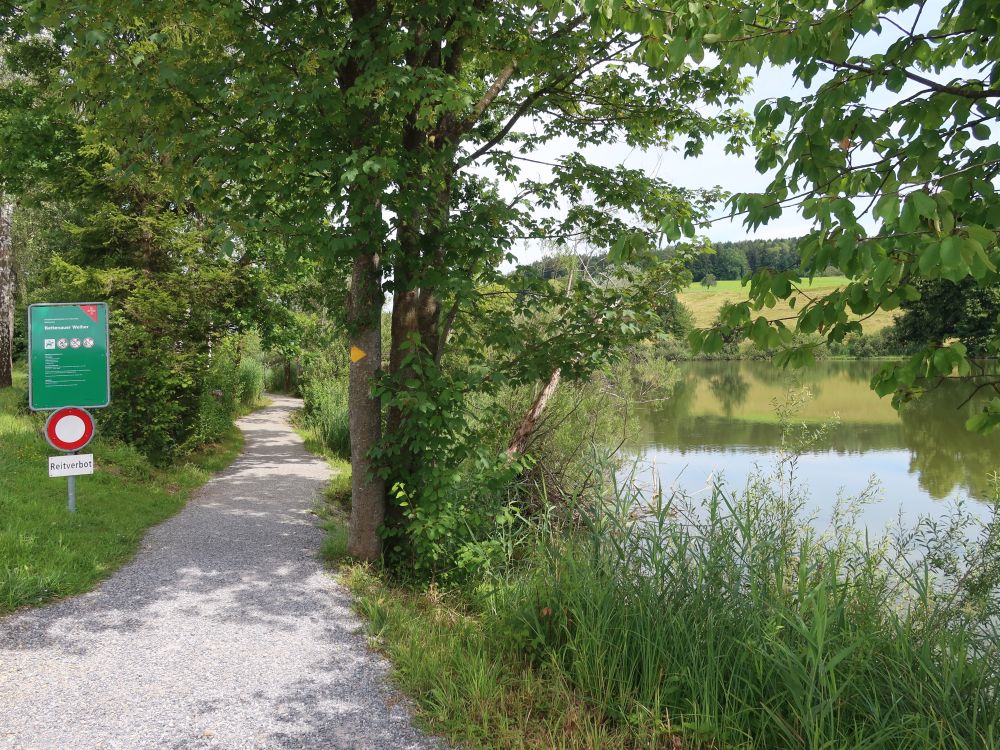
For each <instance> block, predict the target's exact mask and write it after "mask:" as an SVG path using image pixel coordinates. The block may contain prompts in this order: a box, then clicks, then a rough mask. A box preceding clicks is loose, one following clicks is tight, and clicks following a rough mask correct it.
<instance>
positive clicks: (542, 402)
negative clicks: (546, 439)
mask: <svg viewBox="0 0 1000 750" xmlns="http://www.w3.org/2000/svg"><path fill="white" fill-rule="evenodd" d="M560 377H561V375H560V372H559V370H553V371H552V375H551V377H549V382H547V383H546V384H545V386H544V387H543V388H542V390H541V391H539V393H538V395H537V396H535V401H534V403H533V404H532V405H531V408H530V409H528V412H527V413H526V414H525V415H524V418H523V419H522V420H521V424H519V425H518V426H517V429H516V430H514V437H512V438H511V440H510V445H509V446H507V458H513V457H514V456H515V455H516V454H518V453H524V449H525V448H527V447H528V440H530V439H531V436H532V434H534V432H535V428H536V427H538V420H539V419H541V416H542V412H544V411H545V407H546V406H547V405H548V403H549V399H551V398H552V394H553V393H555V392H556V389H557V388H558V387H559V380H560Z"/></svg>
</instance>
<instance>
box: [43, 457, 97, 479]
mask: <svg viewBox="0 0 1000 750" xmlns="http://www.w3.org/2000/svg"><path fill="white" fill-rule="evenodd" d="M93 473H94V454H93V453H83V454H80V455H78V456H49V476H50V477H77V476H80V475H81V474H93Z"/></svg>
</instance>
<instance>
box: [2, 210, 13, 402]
mask: <svg viewBox="0 0 1000 750" xmlns="http://www.w3.org/2000/svg"><path fill="white" fill-rule="evenodd" d="M13 215H14V206H13V205H12V204H9V203H7V202H6V201H4V200H3V198H2V196H0V388H9V387H10V386H11V385H13V378H12V372H11V371H12V369H13V352H14V243H13V238H12V236H11V220H12V218H13Z"/></svg>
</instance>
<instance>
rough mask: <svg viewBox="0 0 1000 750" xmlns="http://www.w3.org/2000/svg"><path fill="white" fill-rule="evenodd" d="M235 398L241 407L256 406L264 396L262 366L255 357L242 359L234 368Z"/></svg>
mask: <svg viewBox="0 0 1000 750" xmlns="http://www.w3.org/2000/svg"><path fill="white" fill-rule="evenodd" d="M236 381H237V394H236V395H237V398H238V399H239V402H240V404H241V405H243V406H249V407H252V406H256V404H257V402H258V401H260V399H261V397H262V396H263V395H264V365H263V364H262V363H261V362H260V360H258V359H256V358H255V357H243V358H242V359H240V363H239V365H238V366H237V368H236Z"/></svg>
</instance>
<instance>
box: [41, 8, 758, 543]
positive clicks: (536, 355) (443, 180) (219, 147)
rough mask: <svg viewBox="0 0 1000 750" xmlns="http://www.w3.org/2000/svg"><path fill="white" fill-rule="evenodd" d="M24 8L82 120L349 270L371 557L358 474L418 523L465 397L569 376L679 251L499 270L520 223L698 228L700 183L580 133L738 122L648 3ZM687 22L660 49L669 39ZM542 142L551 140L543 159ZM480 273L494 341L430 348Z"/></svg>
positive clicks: (426, 527)
mask: <svg viewBox="0 0 1000 750" xmlns="http://www.w3.org/2000/svg"><path fill="white" fill-rule="evenodd" d="M33 8H34V10H33V15H31V17H30V23H31V24H34V26H33V30H35V31H37V30H41V29H42V28H45V29H47V30H48V33H49V34H52V35H53V36H54V37H55V38H57V39H58V41H59V43H60V44H61V45H62V46H63V48H64V49H66V50H68V51H69V59H68V61H67V66H68V67H67V69H68V70H69V71H70V73H69V75H68V78H67V81H68V83H69V84H71V86H72V88H73V90H74V91H75V95H76V96H77V97H79V99H80V100H81V101H87V102H88V103H89V105H90V106H96V112H97V117H98V120H99V122H98V123H97V124H98V127H99V130H100V132H101V133H102V136H105V137H106V136H107V134H109V133H111V134H114V139H115V143H116V145H117V146H118V147H119V148H120V151H121V153H122V155H123V160H122V161H123V163H124V164H130V163H131V164H136V163H138V155H139V154H145V155H150V154H155V155H156V158H157V159H158V160H159V162H160V163H161V164H162V165H164V166H166V167H167V168H169V169H170V171H171V173H172V174H173V175H174V176H175V177H176V178H177V182H178V185H179V187H180V188H181V189H183V190H184V191H185V192H186V194H187V195H188V196H189V197H190V199H191V200H193V201H195V202H198V203H199V205H202V206H208V205H211V206H212V207H214V208H216V209H218V210H221V211H225V212H226V214H227V216H228V218H229V220H230V221H231V222H232V223H233V224H234V225H239V224H242V226H243V229H244V231H246V232H255V233H258V234H260V233H269V232H273V233H280V235H281V236H282V237H283V238H285V239H286V240H288V241H289V242H291V241H294V240H296V239H297V240H299V245H298V247H299V251H300V252H308V253H310V254H313V255H315V256H316V257H319V258H322V259H323V261H324V263H325V264H326V265H327V266H328V268H329V272H330V275H331V276H330V278H331V279H332V278H340V279H342V278H344V277H346V276H349V277H350V279H351V293H350V296H349V301H348V318H349V322H350V329H351V344H352V346H353V347H354V352H355V357H354V359H355V363H354V365H353V366H352V373H351V379H350V384H351V388H350V412H351V426H352V464H353V469H354V496H353V500H354V501H353V510H352V522H351V540H350V549H351V551H352V552H353V553H354V554H356V555H358V556H361V557H367V558H371V557H375V556H376V555H378V554H379V552H380V542H379V538H378V536H377V535H376V529H377V527H378V525H379V524H380V522H381V516H382V513H383V512H384V510H385V505H384V496H383V490H382V487H381V485H380V483H379V481H377V480H374V481H373V478H374V477H376V476H377V477H381V478H383V479H384V480H385V481H387V482H388V483H389V486H390V487H391V488H392V489H393V492H392V495H393V497H395V498H397V499H399V500H400V502H397V503H393V504H391V505H390V506H389V511H390V517H389V523H388V525H389V528H390V530H392V529H393V528H398V527H399V526H400V525H401V521H400V517H401V516H402V515H406V516H407V519H406V523H407V525H408V527H409V529H410V530H411V531H412V529H415V528H418V527H419V528H422V529H423V532H425V533H426V535H427V536H428V537H429V538H430V537H433V536H434V535H435V534H437V533H438V530H437V529H436V528H435V527H434V524H436V523H438V521H439V519H440V517H441V512H440V511H441V507H443V506H441V503H445V502H446V500H445V499H444V496H445V495H446V494H447V493H446V488H443V485H444V484H446V483H447V481H448V480H447V477H448V476H450V475H451V474H452V473H453V472H454V468H455V466H454V464H455V462H456V461H457V460H458V459H459V456H457V455H456V454H455V452H454V450H453V446H454V445H456V444H461V443H462V440H463V435H464V434H465V432H466V424H467V423H466V422H465V421H464V420H463V419H462V418H460V416H459V415H458V412H459V411H460V410H461V403H462V401H463V399H464V397H465V396H466V395H467V394H468V393H470V392H472V391H475V390H485V389H490V388H495V387H497V385H499V384H502V383H531V382H537V381H548V380H549V378H550V376H551V373H552V372H553V371H554V370H555V369H559V370H560V371H561V373H562V376H563V377H564V378H574V377H582V376H584V375H586V374H587V373H589V372H591V371H592V370H593V369H594V367H596V366H598V365H599V364H600V362H601V361H603V360H604V359H605V358H606V357H607V356H608V354H609V353H610V352H613V351H614V349H615V348H616V347H617V345H618V344H619V342H621V341H622V340H624V339H627V338H628V337H629V336H630V335H634V334H636V333H638V332H639V330H640V329H641V328H642V327H643V326H645V325H647V324H652V320H653V317H654V316H648V315H647V314H646V313H647V311H648V310H650V309H651V307H652V304H653V303H654V302H655V298H656V297H657V296H658V295H659V294H660V292H661V291H662V290H663V289H664V288H666V287H669V286H670V285H671V284H673V283H674V282H675V279H676V276H675V274H674V272H673V271H666V270H664V269H662V268H661V269H655V268H654V269H653V270H652V271H649V272H648V273H647V279H646V281H647V282H649V283H645V284H643V285H631V286H624V287H622V286H600V285H595V284H590V283H587V282H586V280H581V282H580V283H579V284H577V285H575V286H574V289H573V291H572V293H571V294H570V295H569V296H568V297H567V296H565V295H564V294H562V293H555V292H553V291H552V290H551V289H549V288H548V286H547V285H545V284H535V285H534V286H531V287H530V288H526V285H528V284H529V282H527V281H526V280H524V279H523V278H522V277H519V276H516V275H515V276H504V275H503V274H501V273H500V272H499V268H500V266H501V264H502V262H503V261H504V260H505V259H506V258H507V257H508V255H509V253H510V251H511V250H512V249H513V248H514V247H515V246H516V244H517V243H518V242H520V241H522V240H525V239H539V240H541V239H553V240H556V241H560V240H565V239H566V238H570V237H585V238H587V239H588V240H589V241H590V242H592V243H594V244H597V245H599V246H604V247H608V248H611V249H612V250H613V252H612V256H613V257H614V258H615V259H617V260H624V259H626V258H627V257H628V256H630V255H633V254H636V253H642V252H643V251H644V250H646V249H647V248H649V247H650V246H651V245H652V244H653V243H655V242H656V241H657V239H658V232H659V226H660V223H661V221H663V220H665V219H666V220H667V223H668V224H669V226H670V227H675V226H676V227H679V228H682V229H684V230H685V231H686V232H687V233H688V234H689V235H691V234H693V233H694V229H693V221H694V220H695V219H697V218H698V217H699V216H700V215H701V213H702V212H703V210H704V208H705V205H706V203H707V202H708V200H709V199H711V198H713V197H715V196H714V195H702V194H697V193H692V192H688V191H683V190H679V189H676V188H673V187H671V186H670V185H668V184H666V183H664V182H662V181H660V180H657V179H651V178H650V177H648V176H647V175H646V174H644V173H643V172H642V171H638V170H630V169H625V168H621V167H605V166H600V165H599V164H596V163H593V162H591V161H589V160H588V159H587V158H585V156H584V152H585V149H586V148H587V147H588V146H591V145H595V144H607V143H618V142H620V143H624V144H627V145H628V146H631V147H634V148H652V147H673V146H674V145H675V141H676V140H677V139H678V138H680V139H681V142H682V143H683V146H684V148H685V149H686V151H687V152H689V153H697V152H698V151H699V150H700V148H701V146H702V143H703V140H704V138H705V137H706V136H708V135H711V134H714V133H722V132H726V133H728V132H732V131H734V130H738V129H739V125H740V123H741V119H740V116H739V115H737V114H732V113H730V112H729V111H728V110H727V109H726V108H725V106H724V105H725V104H727V103H729V102H730V101H731V99H730V97H731V94H732V93H733V92H734V91H736V90H737V89H738V85H737V84H736V83H735V82H734V80H733V79H732V78H731V76H729V75H728V74H727V73H726V72H725V71H723V70H721V69H716V70H711V69H704V68H700V67H698V66H697V65H696V64H693V63H692V64H678V65H676V66H674V67H673V68H671V69H670V71H669V72H664V70H662V69H661V68H660V67H658V66H659V64H660V63H661V62H662V61H663V59H664V56H665V55H666V54H667V43H668V42H669V40H670V34H671V32H670V31H669V29H668V26H669V25H670V22H669V19H668V18H667V17H666V16H665V14H664V13H663V12H662V10H661V9H659V8H656V7H639V6H633V5H631V4H630V5H629V6H628V7H621V8H618V7H615V5H614V4H612V3H595V2H589V1H588V2H583V3H580V4H576V3H573V2H558V3H556V2H542V3H524V2H497V3H483V2H465V1H459V0H437V1H435V2H393V3H390V2H381V1H376V0H348V1H347V2H335V1H332V2H315V3H298V2H270V3H264V2H254V1H252V0H226V1H223V2H190V1H185V2H180V1H174V2H170V1H166V2H156V3H149V2H119V1H116V2H110V1H108V2H89V3H75V2H74V3H63V2H40V3H36V4H35V5H34V6H33ZM696 46H697V45H686V46H685V47H684V48H683V49H682V48H680V47H677V46H676V45H674V47H672V48H671V49H670V53H671V54H673V55H674V56H675V57H677V58H678V59H680V60H682V59H683V58H684V57H685V56H686V54H687V52H688V51H689V48H690V50H691V51H694V50H695V47H696ZM699 59H700V58H699ZM705 103H708V104H709V105H714V106H715V109H714V110H706V109H705V107H704V105H705ZM706 111H707V112H709V113H708V114H706ZM546 144H552V145H553V146H556V145H559V146H561V147H562V155H560V156H555V157H552V158H550V159H549V160H541V161H547V162H548V163H546V164H544V165H540V164H537V163H535V162H536V161H539V159H538V157H537V150H538V149H539V148H540V147H542V146H544V145H546ZM626 273H627V272H626ZM489 284H499V285H501V286H507V287H508V289H509V293H510V295H511V296H512V297H516V298H517V299H518V300H519V301H520V303H521V304H520V305H518V306H517V307H516V309H514V310H513V312H512V313H511V314H510V315H507V316H500V317H498V318H497V319H496V320H492V321H491V326H490V327H489V328H488V331H487V333H488V337H489V338H488V340H487V341H485V342H484V341H477V342H475V345H476V347H479V348H480V349H485V350H487V351H490V352H491V354H492V356H491V361H490V363H489V364H486V363H484V362H483V361H482V360H481V359H480V360H479V361H475V360H474V359H473V358H459V357H456V358H455V359H456V361H462V362H466V363H467V366H464V367H460V368H452V369H450V370H447V371H446V370H444V369H442V359H443V358H445V357H446V353H447V351H448V350H449V348H450V349H451V350H452V351H456V352H457V351H460V350H461V349H462V347H463V346H465V345H468V344H469V341H468V337H467V336H465V333H464V332H465V331H466V330H469V328H468V326H467V325H466V324H465V321H467V320H468V319H470V318H471V317H474V316H475V314H476V309H477V300H478V299H479V298H480V291H481V290H482V289H483V288H484V287H485V286H486V285H489ZM515 284H518V285H520V286H518V287H517V288H512V285H515ZM383 293H388V294H390V295H391V296H392V323H391V328H392V331H391V342H392V344H391V349H390V351H389V352H388V354H387V357H386V359H387V360H388V362H387V372H386V373H384V374H381V375H380V373H379V370H380V367H381V364H382V363H381V361H380V360H381V357H380V352H379V346H378V342H379V340H380V337H379V324H380V315H379V312H380V310H381V307H382V305H383ZM556 308H557V309H559V310H560V314H559V315H555V316H553V315H551V314H550V313H551V311H552V310H553V309H556ZM539 311H545V316H544V317H543V318H540V319H539V318H537V317H536V313H537V312H539ZM537 320H544V321H545V322H544V324H542V323H539V324H537V325H535V324H533V321H536V322H537ZM376 380H377V381H378V383H379V385H378V389H377V392H378V398H373V397H372V391H371V388H372V385H373V382H374V381H376ZM383 409H385V410H386V413H387V422H386V425H387V429H388V431H389V435H388V436H387V438H386V439H384V440H382V439H380V436H379V426H380V424H381V423H382V410H383ZM372 458H377V463H376V464H374V465H373V464H371V463H369V461H370V459H372ZM421 524H423V526H421Z"/></svg>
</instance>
